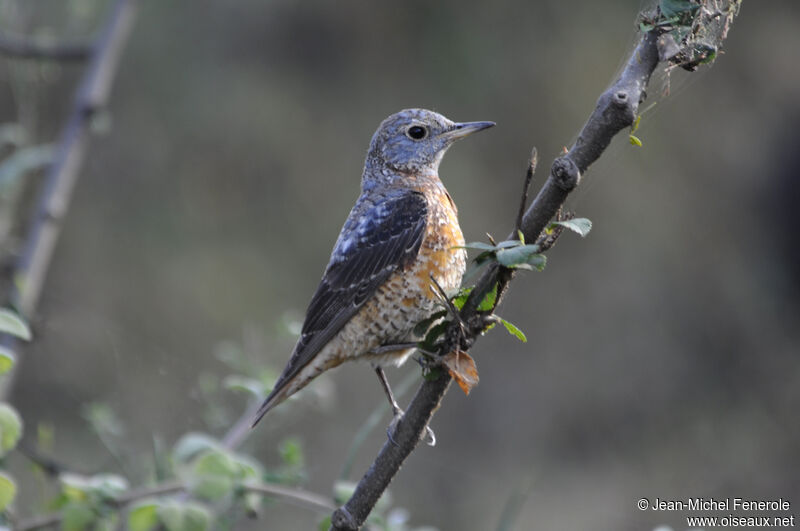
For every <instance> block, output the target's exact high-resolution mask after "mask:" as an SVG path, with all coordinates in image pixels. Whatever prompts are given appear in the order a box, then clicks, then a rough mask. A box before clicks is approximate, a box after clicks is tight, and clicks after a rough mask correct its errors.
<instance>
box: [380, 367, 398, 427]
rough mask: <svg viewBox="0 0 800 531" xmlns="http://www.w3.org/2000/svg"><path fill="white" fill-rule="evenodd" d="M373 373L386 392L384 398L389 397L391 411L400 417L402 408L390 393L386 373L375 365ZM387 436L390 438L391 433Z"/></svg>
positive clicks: (390, 389)
mask: <svg viewBox="0 0 800 531" xmlns="http://www.w3.org/2000/svg"><path fill="white" fill-rule="evenodd" d="M375 374H377V375H378V380H380V381H381V385H382V386H383V392H384V393H386V398H388V399H389V404H390V405H391V406H392V413H393V414H394V416H395V417H402V416H403V410H402V409H400V406H399V405H397V400H395V399H394V393H392V388H391V387H389V380H387V379H386V373H385V372H383V367H381V366H380V365H376V366H375ZM389 438H391V435H390V436H389ZM392 442H394V441H392Z"/></svg>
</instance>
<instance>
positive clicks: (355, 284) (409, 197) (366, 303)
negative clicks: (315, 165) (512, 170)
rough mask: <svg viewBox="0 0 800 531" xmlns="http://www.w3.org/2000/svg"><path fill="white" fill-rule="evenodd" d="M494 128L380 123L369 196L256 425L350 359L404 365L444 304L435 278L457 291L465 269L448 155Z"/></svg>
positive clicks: (369, 167)
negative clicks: (422, 327)
mask: <svg viewBox="0 0 800 531" xmlns="http://www.w3.org/2000/svg"><path fill="white" fill-rule="evenodd" d="M491 125H494V124H492V123H491V122H472V123H465V124H457V123H454V122H451V121H450V120H448V119H447V118H445V117H444V116H442V115H440V114H437V113H434V112H432V111H426V110H423V109H407V110H404V111H401V112H399V113H397V114H393V115H392V116H390V117H388V118H387V119H386V120H384V121H383V123H381V125H380V127H379V128H378V130H377V131H376V132H375V135H374V136H373V138H372V142H371V143H370V148H369V151H368V152H367V157H366V161H365V164H364V173H363V176H362V180H361V195H360V196H359V198H358V200H357V201H356V204H355V205H354V206H353V209H352V210H351V211H350V215H349V216H348V218H347V221H345V224H344V226H343V227H342V230H341V232H340V234H339V238H338V239H337V241H336V245H335V246H334V248H333V252H332V253H331V258H330V261H329V263H328V266H327V268H326V269H325V273H324V275H323V277H322V280H321V281H320V284H319V287H318V288H317V291H316V292H315V293H314V296H313V297H312V298H311V303H310V304H309V307H308V310H307V312H306V318H305V321H304V323H303V328H302V331H301V334H300V339H299V340H298V342H297V345H296V346H295V348H294V351H293V353H292V356H291V358H290V359H289V363H288V364H287V366H286V368H285V369H284V370H283V372H282V373H281V375H280V377H279V378H278V381H277V382H276V383H275V387H274V388H273V390H272V392H271V393H270V395H269V396H268V397H267V399H266V400H265V401H264V404H263V405H262V406H261V409H260V410H259V412H258V414H257V416H256V419H255V421H254V422H253V424H255V423H256V422H258V420H259V419H260V418H261V417H262V416H263V415H264V414H265V413H266V412H267V411H269V410H270V409H271V408H272V407H274V406H275V405H277V404H279V403H280V402H282V401H283V400H285V399H286V398H287V397H289V396H291V395H292V394H294V393H295V392H297V391H298V390H300V389H301V388H303V387H304V386H305V385H306V384H307V383H308V382H310V381H311V380H312V379H313V378H314V377H316V376H317V375H319V374H320V373H321V372H322V371H324V370H326V369H329V368H331V367H335V366H337V365H339V364H340V363H342V362H343V361H346V360H349V359H356V358H362V359H370V360H372V361H375V362H378V363H384V362H386V361H387V358H388V361H393V362H395V363H398V364H399V363H402V362H403V361H404V360H405V359H406V358H407V357H408V355H409V354H410V353H411V351H412V350H410V349H407V348H405V349H398V350H397V351H396V352H392V353H391V354H389V355H385V354H382V355H377V354H375V353H374V351H375V349H376V348H377V347H382V346H386V345H394V344H399V343H404V342H405V343H407V342H408V341H410V340H414V338H413V334H412V330H413V328H414V326H415V325H416V324H417V323H418V322H419V321H421V320H423V319H424V318H425V317H427V315H429V314H430V312H431V311H432V309H433V307H434V305H435V304H436V297H435V294H434V293H433V291H432V290H431V280H430V277H431V276H433V277H434V278H436V280H437V282H439V284H441V285H442V286H443V287H445V288H446V289H452V288H457V287H458V285H459V284H460V282H461V276H462V275H463V272H464V268H465V260H466V256H465V253H464V250H463V249H459V248H458V246H460V245H463V243H464V240H463V236H462V235H461V229H460V228H459V226H458V219H457V217H456V207H455V204H454V203H453V201H452V199H451V198H450V195H449V194H448V193H447V191H446V190H445V188H444V185H442V183H441V181H440V180H439V177H438V167H439V163H440V162H441V160H442V156H443V155H444V153H445V151H446V150H447V148H448V147H449V146H450V145H451V144H452V143H453V142H454V141H455V140H457V139H459V138H462V137H464V136H466V135H468V134H470V133H472V132H475V131H479V130H481V129H485V128H486V127H490V126H491Z"/></svg>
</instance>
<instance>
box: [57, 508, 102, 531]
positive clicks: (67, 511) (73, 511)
mask: <svg viewBox="0 0 800 531" xmlns="http://www.w3.org/2000/svg"><path fill="white" fill-rule="evenodd" d="M96 519H97V514H96V513H95V512H94V511H93V510H92V508H91V507H89V506H88V505H86V504H85V503H80V502H75V501H72V502H69V503H68V504H67V505H65V506H64V508H63V509H62V510H61V529H62V531H85V530H86V529H90V524H91V523H92V522H94V521H95V520H96Z"/></svg>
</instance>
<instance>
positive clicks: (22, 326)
mask: <svg viewBox="0 0 800 531" xmlns="http://www.w3.org/2000/svg"><path fill="white" fill-rule="evenodd" d="M0 332H2V333H4V334H10V335H12V336H16V337H18V338H20V339H23V340H25V341H30V340H31V329H30V328H28V325H27V323H25V321H23V320H22V317H20V316H19V315H18V314H17V313H16V312H14V311H12V310H9V309H8V308H0Z"/></svg>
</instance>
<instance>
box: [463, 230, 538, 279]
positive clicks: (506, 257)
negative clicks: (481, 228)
mask: <svg viewBox="0 0 800 531" xmlns="http://www.w3.org/2000/svg"><path fill="white" fill-rule="evenodd" d="M520 236H521V234H520ZM464 248H466V249H477V250H479V251H480V254H478V256H476V257H475V263H476V264H478V265H483V264H485V263H488V262H490V261H495V262H497V263H499V264H500V265H501V266H503V267H508V268H509V269H527V270H536V271H543V270H544V267H545V265H547V258H546V257H545V256H544V255H543V254H541V253H540V252H539V251H540V248H539V246H538V245H536V244H527V245H526V244H525V240H524V239H520V240H506V241H502V242H500V243H498V244H496V245H492V244H489V243H484V242H471V243H468V244H466V245H464Z"/></svg>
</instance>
